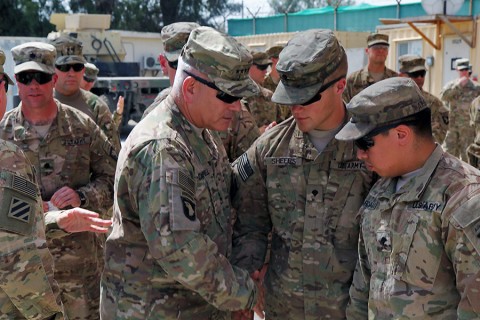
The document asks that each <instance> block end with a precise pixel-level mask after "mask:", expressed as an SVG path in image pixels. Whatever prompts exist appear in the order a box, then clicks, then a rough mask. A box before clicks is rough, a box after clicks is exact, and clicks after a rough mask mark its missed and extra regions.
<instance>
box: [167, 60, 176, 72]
mask: <svg viewBox="0 0 480 320" xmlns="http://www.w3.org/2000/svg"><path fill="white" fill-rule="evenodd" d="M167 63H168V66H169V67H170V68H172V69H175V70H177V68H178V60H176V61H170V60H168V59H167Z"/></svg>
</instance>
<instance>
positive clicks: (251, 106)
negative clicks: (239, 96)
mask: <svg viewBox="0 0 480 320" xmlns="http://www.w3.org/2000/svg"><path fill="white" fill-rule="evenodd" d="M252 56H253V64H252V66H251V67H250V71H249V75H250V78H252V80H253V81H255V82H256V83H257V85H258V86H259V87H260V95H256V96H252V97H248V98H245V99H244V104H245V105H246V107H247V109H248V111H249V112H250V113H251V114H252V116H253V118H254V119H255V122H256V123H257V126H258V129H259V130H260V133H263V132H264V131H265V128H266V127H267V126H268V125H269V124H270V123H272V122H277V123H280V122H282V121H283V120H284V119H283V118H282V113H281V110H280V107H279V106H278V105H277V104H276V103H274V102H272V95H273V92H272V91H270V90H268V89H266V88H264V87H263V80H264V79H265V75H266V73H267V68H268V67H269V66H270V65H271V64H272V61H271V60H270V59H269V58H268V55H267V54H266V53H265V52H260V51H252Z"/></svg>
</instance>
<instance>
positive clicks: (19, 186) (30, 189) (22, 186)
mask: <svg viewBox="0 0 480 320" xmlns="http://www.w3.org/2000/svg"><path fill="white" fill-rule="evenodd" d="M12 188H13V189H14V190H16V191H18V192H21V193H23V194H25V195H27V196H29V197H32V198H36V197H37V188H36V186H35V184H33V183H32V182H30V181H28V180H27V179H25V178H22V177H19V176H16V175H14V176H13V179H12Z"/></svg>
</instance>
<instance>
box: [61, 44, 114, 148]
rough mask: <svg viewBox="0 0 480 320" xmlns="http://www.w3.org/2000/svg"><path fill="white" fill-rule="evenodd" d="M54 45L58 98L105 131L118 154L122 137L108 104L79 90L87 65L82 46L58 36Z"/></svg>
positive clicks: (91, 94) (87, 92)
mask: <svg viewBox="0 0 480 320" xmlns="http://www.w3.org/2000/svg"><path fill="white" fill-rule="evenodd" d="M51 43H52V44H53V45H54V46H55V48H56V49H57V61H55V73H56V74H57V77H58V80H57V82H56V83H55V90H54V97H55V99H58V100H59V101H60V102H61V103H64V104H66V105H68V106H71V107H73V108H75V109H77V110H80V111H82V112H84V113H85V114H87V115H88V116H89V117H90V118H91V119H92V120H93V121H95V123H96V124H97V125H98V126H99V127H100V128H101V129H102V130H103V132H105V134H106V135H107V137H108V139H109V140H110V143H111V144H112V145H113V146H114V147H115V149H116V150H115V151H116V152H117V153H118V151H120V135H119V133H118V127H117V126H116V125H114V123H113V122H112V119H113V116H112V113H111V112H110V109H109V108H108V105H107V104H106V103H105V102H104V101H103V100H101V99H100V98H99V97H98V96H97V95H95V94H93V93H91V92H90V91H86V90H83V89H82V88H80V83H81V81H82V79H83V76H84V74H85V63H86V61H85V59H84V58H83V56H82V48H83V47H82V43H81V42H80V41H78V40H76V39H74V38H71V37H66V36H61V37H58V38H56V39H54V40H52V41H51Z"/></svg>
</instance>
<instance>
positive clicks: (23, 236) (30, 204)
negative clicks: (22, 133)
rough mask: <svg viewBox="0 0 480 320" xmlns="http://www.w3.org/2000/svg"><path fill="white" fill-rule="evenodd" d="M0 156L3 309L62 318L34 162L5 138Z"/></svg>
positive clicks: (11, 313) (0, 297)
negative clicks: (32, 163) (0, 160)
mask: <svg viewBox="0 0 480 320" xmlns="http://www.w3.org/2000/svg"><path fill="white" fill-rule="evenodd" d="M0 158H1V159H2V168H1V170H0V189H1V190H0V201H1V203H2V210H1V212H0V265H1V268H0V314H1V315H3V316H6V317H7V318H12V319H13V318H17V319H18V317H19V315H20V314H21V315H22V316H23V317H24V318H26V319H46V318H50V317H51V318H53V317H56V319H63V315H62V307H61V302H60V299H59V291H58V287H57V286H56V283H55V282H54V280H53V259H52V256H51V255H50V252H49V251H48V248H47V245H46V240H45V231H44V220H43V210H42V202H41V198H40V196H39V195H40V192H39V191H38V187H37V185H36V181H35V174H34V171H33V167H32V166H31V165H30V163H29V162H28V160H27V159H26V157H25V156H24V155H23V153H22V152H21V151H20V150H19V149H17V148H16V147H15V146H13V145H10V144H7V143H5V141H0Z"/></svg>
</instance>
